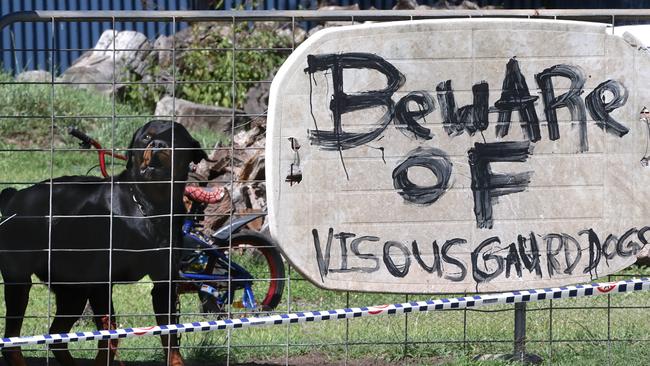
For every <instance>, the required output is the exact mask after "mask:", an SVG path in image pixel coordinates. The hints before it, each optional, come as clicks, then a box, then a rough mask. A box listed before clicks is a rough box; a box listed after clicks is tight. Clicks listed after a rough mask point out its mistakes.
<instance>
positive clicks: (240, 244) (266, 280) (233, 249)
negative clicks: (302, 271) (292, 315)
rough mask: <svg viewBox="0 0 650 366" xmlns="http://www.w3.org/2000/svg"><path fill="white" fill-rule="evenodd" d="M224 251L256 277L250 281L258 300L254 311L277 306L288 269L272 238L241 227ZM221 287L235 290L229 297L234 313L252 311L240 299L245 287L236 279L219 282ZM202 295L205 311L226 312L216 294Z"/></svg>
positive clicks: (234, 261) (268, 309)
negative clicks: (213, 295)
mask: <svg viewBox="0 0 650 366" xmlns="http://www.w3.org/2000/svg"><path fill="white" fill-rule="evenodd" d="M225 251H226V254H227V255H228V257H229V258H230V260H231V261H232V262H233V263H236V264H238V265H239V266H241V267H243V268H244V269H246V271H248V272H249V273H250V274H251V275H252V277H253V279H252V281H251V282H252V290H253V295H254V296H255V302H256V308H255V309H254V310H253V311H262V312H263V311H271V310H273V309H275V308H276V307H277V306H278V304H280V301H281V300H282V292H283V291H284V281H285V279H284V277H285V272H284V262H283V260H282V256H281V255H280V252H279V251H278V249H277V248H276V247H275V244H274V243H273V241H272V240H271V239H270V238H268V237H266V236H264V235H262V234H260V233H258V232H255V231H249V230H242V231H241V232H239V233H237V234H234V235H233V236H232V239H231V246H230V247H229V248H225ZM216 270H218V269H213V271H216ZM219 288H220V289H222V290H223V291H229V290H231V293H233V299H231V301H230V303H231V304H230V305H231V312H232V313H236V312H239V311H242V312H250V311H251V309H245V308H243V306H242V304H241V302H240V299H241V298H242V293H243V291H244V290H243V289H242V288H241V284H240V283H237V282H236V280H232V281H231V282H230V283H227V282H224V283H220V286H219ZM199 296H200V298H201V304H202V310H203V311H204V312H211V313H223V312H226V310H227V309H226V308H225V307H224V305H219V304H217V302H216V299H215V298H214V297H212V296H210V295H207V294H205V293H201V292H200V293H199ZM238 308H239V309H238Z"/></svg>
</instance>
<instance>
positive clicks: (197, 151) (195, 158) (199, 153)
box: [190, 137, 209, 164]
mask: <svg viewBox="0 0 650 366" xmlns="http://www.w3.org/2000/svg"><path fill="white" fill-rule="evenodd" d="M190 138H191V140H192V147H193V148H194V149H193V150H192V162H193V163H194V164H198V163H200V162H201V160H209V159H208V154H206V153H205V151H203V149H202V148H201V143H200V142H198V141H196V140H195V139H194V138H192V137H190Z"/></svg>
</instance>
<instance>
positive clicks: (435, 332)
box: [0, 75, 650, 366]
mask: <svg viewBox="0 0 650 366" xmlns="http://www.w3.org/2000/svg"><path fill="white" fill-rule="evenodd" d="M3 78H4V79H3ZM0 80H5V81H6V80H7V77H6V76H2V75H0ZM0 91H1V92H2V95H3V99H2V101H0V115H2V116H14V117H5V118H1V119H0V136H2V141H1V142H0V147H1V148H2V149H5V150H6V149H13V148H19V149H32V150H23V151H2V152H0V182H2V183H3V184H1V185H0V188H4V187H5V186H25V185H26V184H28V183H30V182H37V181H40V180H43V179H47V178H49V177H50V175H54V176H59V175H63V174H85V173H86V171H87V170H88V169H89V168H90V167H92V166H93V165H94V164H95V163H96V154H95V153H94V152H92V151H69V149H73V148H75V147H76V142H75V141H74V140H72V139H71V138H69V137H67V136H66V134H65V127H67V126H69V125H76V126H79V127H81V128H82V129H84V130H85V131H87V132H88V133H90V134H92V135H93V136H95V137H97V138H98V139H99V140H100V141H102V142H103V143H104V144H105V145H106V146H107V147H111V146H114V147H115V148H123V147H126V145H127V144H128V141H129V138H130V136H131V134H132V133H133V131H135V129H136V128H137V127H138V126H140V125H141V124H143V123H144V122H145V120H146V119H145V118H143V117H137V115H138V113H137V111H136V110H134V109H132V108H130V107H129V106H126V105H121V104H117V103H116V104H115V105H114V102H113V101H112V100H111V99H110V98H104V97H100V96H97V95H95V94H93V93H89V92H86V91H83V90H77V89H71V88H67V87H64V86H56V87H55V89H54V92H55V95H54V97H55V98H54V101H55V103H51V97H52V87H51V86H47V85H29V86H25V85H7V84H3V85H0ZM53 105H54V107H53ZM52 108H54V113H55V118H54V119H53V118H52V117H51V114H52ZM114 111H115V113H116V115H115V116H114V115H113V112H114ZM79 115H85V116H88V117H85V118H63V117H65V116H79ZM99 116H101V117H99ZM18 117H21V118H18ZM23 117H24V118H23ZM53 123H54V125H55V126H56V129H55V130H54V131H52V128H51V127H52V124H53ZM193 134H194V135H195V137H197V138H199V140H201V142H202V144H203V146H210V145H212V144H214V143H215V142H216V140H217V139H220V138H222V137H221V136H218V135H216V134H214V133H212V132H211V131H206V130H203V131H193ZM52 136H54V140H53V141H54V142H53V143H52V142H51V141H52V140H51V137H52ZM51 148H54V150H53V151H52V150H51ZM50 164H51V165H50ZM118 169H119V167H118ZM94 174H97V171H94ZM625 273H628V274H632V273H640V274H642V275H648V274H649V271H648V270H647V269H641V268H636V267H633V268H631V269H629V270H627V271H626V272H625ZM615 279H617V278H615V277H612V280H615ZM35 280H36V279H35ZM151 287H152V286H151V284H150V283H148V282H147V279H144V280H142V281H141V282H139V283H137V284H132V285H116V286H115V289H114V300H115V306H116V310H117V313H118V314H119V318H118V326H119V327H134V326H148V325H152V324H154V319H153V317H152V316H151V315H150V314H151V313H152V312H153V310H152V306H151V298H150V295H149V292H150V290H151ZM428 297H429V296H425V295H410V296H406V295H395V294H366V293H345V292H335V291H326V290H321V289H318V288H316V287H315V286H313V285H312V284H310V283H309V282H307V281H305V280H302V279H301V278H300V276H299V275H297V274H296V272H295V270H293V271H291V280H290V281H289V283H288V284H287V286H286V288H285V293H284V296H283V302H282V304H281V305H280V306H279V308H278V309H277V311H278V312H280V313H285V312H296V311H309V310H326V309H335V308H342V307H348V306H367V305H376V304H384V303H396V302H405V301H408V300H421V299H426V298H428ZM439 297H444V295H440V296H433V298H439ZM0 298H4V295H3V292H2V288H1V287H0ZM608 303H609V304H610V306H611V308H610V310H608V309H607V306H608ZM648 306H650V294H648V293H635V294H622V295H612V296H600V297H589V298H580V299H572V300H561V301H553V302H550V301H543V302H539V303H533V304H530V305H529V312H528V319H527V321H528V326H527V331H528V350H529V351H530V352H533V353H536V354H538V355H540V356H542V357H543V358H544V359H545V362H546V364H551V363H552V364H554V365H594V364H610V365H626V366H631V365H645V364H647V360H648V359H650V335H649V334H650V317H649V316H648V309H647V308H646V307H648ZM580 307H588V308H589V309H586V310H585V309H580ZM54 310H55V309H54V304H53V298H52V296H51V294H50V293H49V291H48V290H47V288H46V286H45V285H44V284H35V285H34V286H33V288H32V294H31V297H30V303H29V307H28V309H27V315H28V317H27V318H26V320H25V324H24V327H23V334H24V335H31V334H44V333H47V329H48V325H49V322H50V320H51V318H49V317H48V314H53V313H54ZM181 311H182V313H183V315H182V316H181V321H182V322H189V321H195V320H212V319H213V318H214V317H213V316H210V315H207V316H206V315H197V314H196V313H198V312H199V302H198V297H197V296H196V295H195V294H188V295H183V296H182V299H181ZM2 316H4V307H0V329H4V319H2V318H1V317H2ZM91 329H93V325H92V324H91V323H90V321H89V320H88V319H82V320H81V321H79V322H78V323H77V324H76V325H75V327H74V329H73V330H74V331H81V330H91ZM512 331H513V312H512V306H493V307H486V308H482V309H481V310H469V311H464V310H461V311H446V312H431V313H421V314H409V315H407V316H384V317H373V318H363V319H355V320H349V321H345V320H344V321H327V322H318V323H308V324H292V325H289V326H275V327H266V328H252V329H242V330H234V331H232V332H212V333H196V334H186V335H184V336H183V338H182V347H183V348H182V352H183V354H184V356H185V357H186V358H187V359H190V360H195V361H196V362H201V363H204V362H210V361H225V360H226V359H228V360H230V361H231V362H248V361H258V362H259V361H264V360H268V359H271V360H283V357H285V356H286V355H288V356H289V357H297V356H301V355H314V354H316V355H319V356H318V357H320V358H321V361H322V362H323V363H326V362H327V361H332V362H334V361H339V360H342V359H345V358H346V357H347V358H348V359H349V360H351V362H350V363H351V364H354V363H355V362H357V361H359V360H366V361H367V360H369V359H370V360H377V362H378V363H379V364H387V363H394V364H411V365H420V364H422V365H426V364H444V365H505V364H506V363H505V362H503V361H483V362H474V361H472V358H473V356H475V355H478V354H493V353H507V352H510V351H511V350H512V338H513V334H512ZM551 332H552V342H549V340H550V339H551ZM608 337H609V338H610V339H613V340H614V341H612V342H607V339H608ZM95 346H96V345H95V343H94V342H92V343H89V342H82V343H73V344H71V348H72V349H73V350H74V355H75V356H76V357H84V358H92V357H93V356H94V350H95ZM119 352H120V353H119V358H120V359H121V360H124V361H150V360H162V358H163V355H162V351H161V348H160V341H159V339H158V338H156V337H146V338H134V339H128V340H122V342H121V346H120V351H119ZM27 354H28V356H33V357H45V355H46V354H47V353H46V352H45V351H44V348H43V347H29V348H28V351H27Z"/></svg>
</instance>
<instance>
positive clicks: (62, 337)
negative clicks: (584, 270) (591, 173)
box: [0, 278, 650, 348]
mask: <svg viewBox="0 0 650 366" xmlns="http://www.w3.org/2000/svg"><path fill="white" fill-rule="evenodd" d="M648 290H650V279H649V278H641V279H631V280H625V281H619V282H608V283H592V284H588V285H575V286H565V287H554V288H545V289H540V290H526V291H513V292H505V293H500V294H488V295H476V296H466V297H458V298H449V299H439V300H426V301H414V302H407V303H401V304H392V305H378V306H370V307H361V308H348V309H337V310H326V311H310V312H298V313H292V314H280V315H271V316H263V317H255V318H239V319H226V320H216V321H207V322H195V323H184V324H170V325H161V326H153V327H146V328H124V329H115V330H98V331H94V332H78V333H63V334H45V335H39V336H28V337H11V338H2V340H1V341H0V348H4V347H16V346H25V345H33V344H52V343H68V342H80V341H92V340H108V339H118V338H131V337H138V336H150V335H167V334H180V333H190V332H209V331H215V330H225V329H231V328H232V329H234V328H247V327H253V326H264V325H279V324H289V323H305V322H317V321H321V320H336V319H351V318H362V317H364V316H372V315H382V314H404V313H411V312H422V311H434V310H449V309H464V308H476V307H479V306H485V305H494V304H514V303H521V302H533V301H541V300H552V299H566V298H576V297H583V296H596V295H605V294H613V293H623V292H638V291H648Z"/></svg>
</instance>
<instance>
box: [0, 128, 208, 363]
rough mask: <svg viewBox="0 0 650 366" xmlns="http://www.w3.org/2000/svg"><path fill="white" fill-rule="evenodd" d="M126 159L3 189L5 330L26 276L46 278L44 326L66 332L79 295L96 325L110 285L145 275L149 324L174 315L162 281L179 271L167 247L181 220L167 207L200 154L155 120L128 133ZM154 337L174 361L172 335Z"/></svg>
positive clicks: (179, 203) (61, 355)
mask: <svg viewBox="0 0 650 366" xmlns="http://www.w3.org/2000/svg"><path fill="white" fill-rule="evenodd" d="M172 136H173V138H172ZM172 141H173V143H172ZM172 147H173V150H172ZM172 151H173V153H172ZM127 156H128V160H127V166H126V170H125V171H123V172H122V173H120V174H119V175H116V176H114V177H111V178H107V179H101V178H94V177H87V176H66V177H60V178H56V179H54V180H53V181H52V184H50V181H44V182H42V183H39V184H36V185H34V186H31V187H29V188H26V189H22V190H19V191H17V190H15V189H12V188H8V189H5V190H3V191H2V193H1V194H0V210H1V211H2V216H3V220H4V221H3V223H2V225H0V271H2V277H3V279H4V285H5V304H6V316H7V318H6V328H5V333H4V336H5V337H13V336H18V335H20V329H21V326H22V322H23V317H24V315H25V308H26V307H27V303H28V299H29V291H30V288H31V285H32V280H31V278H32V275H36V276H37V277H38V278H39V279H40V280H41V281H43V282H44V283H47V284H49V286H50V289H51V290H52V291H53V292H54V294H55V297H56V316H55V318H54V320H53V322H52V324H51V327H50V330H49V332H50V333H66V332H69V331H70V329H71V327H72V325H73V324H74V323H75V321H76V320H77V319H78V318H79V316H80V315H81V314H82V312H83V310H84V307H85V305H86V302H87V301H89V302H90V304H91V306H92V309H93V312H94V314H96V316H95V323H96V325H97V327H98V328H99V329H101V328H104V327H105V326H106V324H105V323H106V322H105V321H102V318H103V317H105V316H106V315H107V314H111V315H112V314H113V308H112V299H111V288H112V284H114V283H120V282H134V281H138V280H140V279H141V278H143V277H145V276H147V275H148V276H150V278H151V280H152V281H153V283H154V285H153V290H152V291H151V296H152V301H153V309H154V311H155V313H156V321H157V323H158V324H168V323H175V322H176V316H174V315H173V314H172V309H173V306H174V305H175V301H176V297H177V295H176V286H175V285H174V284H173V282H172V281H170V280H174V279H175V278H176V276H177V273H178V271H177V269H176V265H175V263H176V256H177V255H176V254H175V253H176V251H173V250H172V249H171V248H172V246H176V245H177V243H180V242H181V237H180V236H181V226H182V221H181V220H182V218H180V217H177V216H176V214H182V213H184V212H185V209H184V205H183V190H184V187H185V180H186V179H187V176H188V167H189V164H190V162H195V163H197V162H199V161H200V160H201V159H204V158H206V154H205V152H204V151H203V150H201V149H200V144H199V143H198V142H197V141H196V140H195V139H194V138H192V136H190V134H189V133H188V132H187V130H186V129H185V128H184V127H183V126H182V125H180V124H178V123H172V122H170V121H161V120H155V121H151V122H149V123H147V124H146V125H144V126H143V127H141V128H140V129H138V130H137V131H136V133H135V134H134V135H133V140H132V141H131V144H130V146H129V151H128V153H127ZM170 213H171V215H170ZM170 283H171V285H170ZM162 343H163V346H164V347H165V351H166V354H167V356H168V358H167V359H168V362H169V363H170V364H171V365H174V366H178V365H182V364H183V360H182V358H181V355H180V353H179V351H178V340H177V337H176V336H175V335H172V336H169V337H162ZM99 347H100V351H99V352H98V354H97V358H96V364H98V365H106V364H107V361H108V360H109V359H111V361H112V358H113V353H112V352H109V351H108V348H109V347H108V342H107V341H100V342H99ZM51 349H52V350H53V351H54V355H55V358H56V359H57V361H58V362H59V363H61V364H62V365H73V364H74V360H73V358H72V356H71V355H70V353H69V352H68V350H67V344H65V343H63V344H56V345H52V347H51ZM2 354H3V356H4V358H5V360H6V361H7V362H8V363H9V365H12V366H13V365H25V360H24V358H23V355H22V353H21V352H20V349H19V348H7V349H3V350H2Z"/></svg>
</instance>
